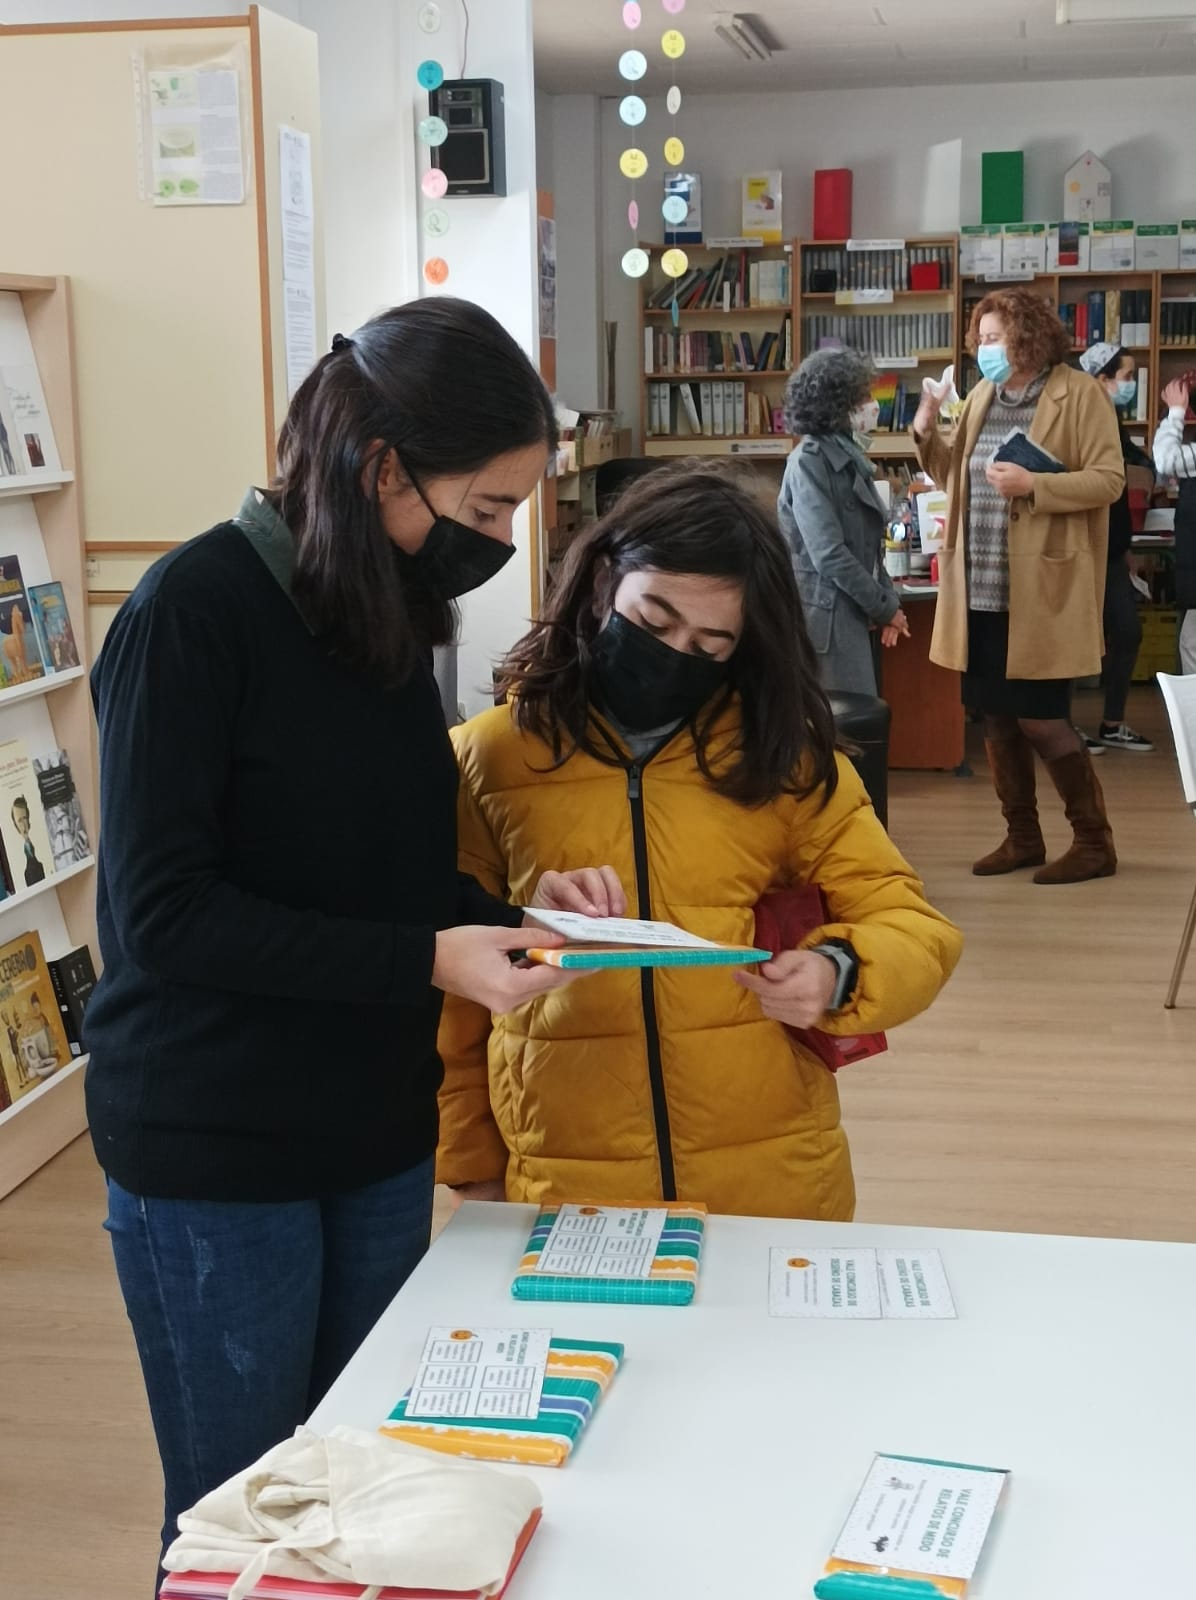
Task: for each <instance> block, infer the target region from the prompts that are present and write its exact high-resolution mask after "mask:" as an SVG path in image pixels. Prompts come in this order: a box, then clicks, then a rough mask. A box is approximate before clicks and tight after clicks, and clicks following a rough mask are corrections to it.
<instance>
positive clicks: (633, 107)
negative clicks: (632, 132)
mask: <svg viewBox="0 0 1196 1600" xmlns="http://www.w3.org/2000/svg"><path fill="white" fill-rule="evenodd" d="M647 115H648V108H647V106H646V105H645V104H644V102H643V101H642V100H641V99H640V97H639V95H638V94H625V95H624V96H623V98H622V99H621V100H620V101H619V116H620V118H621V120H622V121H623V122H625V123H626V124H627V126H628V127H629V128H638V127H639V125H640V123H641V122H642V121H643V120H644V118H645V117H646V116H647Z"/></svg>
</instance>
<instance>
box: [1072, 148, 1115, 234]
mask: <svg viewBox="0 0 1196 1600" xmlns="http://www.w3.org/2000/svg"><path fill="white" fill-rule="evenodd" d="M1112 215H1113V175H1112V173H1111V172H1110V171H1109V169H1108V167H1106V166H1105V164H1104V162H1103V161H1101V160H1100V159H1099V158H1098V157H1097V156H1094V155H1093V153H1092V151H1091V150H1085V152H1084V154H1083V155H1082V156H1081V157H1080V159H1079V160H1078V161H1076V162H1074V163H1073V165H1072V166H1070V167H1068V169H1067V173H1066V175H1065V177H1064V179H1063V220H1064V221H1065V222H1108V220H1109V218H1110V217H1111V216H1112Z"/></svg>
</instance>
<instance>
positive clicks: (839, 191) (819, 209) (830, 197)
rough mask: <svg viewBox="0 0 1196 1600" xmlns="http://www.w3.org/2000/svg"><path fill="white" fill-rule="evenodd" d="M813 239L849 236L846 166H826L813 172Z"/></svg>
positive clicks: (849, 184)
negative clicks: (819, 170)
mask: <svg viewBox="0 0 1196 1600" xmlns="http://www.w3.org/2000/svg"><path fill="white" fill-rule="evenodd" d="M814 238H815V239H833V240H839V239H850V238H851V168H850V167H826V168H824V169H823V170H822V171H821V172H816V173H815V174H814Z"/></svg>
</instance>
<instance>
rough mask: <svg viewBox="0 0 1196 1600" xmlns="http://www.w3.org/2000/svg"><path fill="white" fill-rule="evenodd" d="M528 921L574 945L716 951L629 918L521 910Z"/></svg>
mask: <svg viewBox="0 0 1196 1600" xmlns="http://www.w3.org/2000/svg"><path fill="white" fill-rule="evenodd" d="M525 910H526V913H527V916H528V919H529V921H531V922H534V923H535V925H536V926H537V927H538V928H547V929H548V931H549V932H550V933H559V934H561V935H562V936H563V937H564V938H566V939H571V940H572V941H573V942H574V943H575V944H613V945H626V946H628V947H629V948H634V947H635V946H636V945H646V946H648V947H649V948H652V949H658V950H719V949H722V948H723V947H722V946H721V945H718V944H715V943H714V942H713V940H710V939H699V938H698V936H697V934H694V933H686V932H685V930H684V929H683V928H677V927H674V926H673V924H672V923H671V922H640V921H637V920H635V919H634V918H630V917H583V916H582V915H581V913H580V912H577V911H539V910H537V909H536V907H535V906H529V907H525Z"/></svg>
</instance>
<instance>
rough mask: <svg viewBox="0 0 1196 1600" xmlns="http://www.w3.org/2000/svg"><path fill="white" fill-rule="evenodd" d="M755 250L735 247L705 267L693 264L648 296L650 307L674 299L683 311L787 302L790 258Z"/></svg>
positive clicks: (659, 306)
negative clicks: (761, 256)
mask: <svg viewBox="0 0 1196 1600" xmlns="http://www.w3.org/2000/svg"><path fill="white" fill-rule="evenodd" d="M754 253H755V252H753V251H749V250H734V251H731V252H729V253H728V254H727V255H725V256H720V257H719V259H718V260H717V261H715V262H712V263H711V264H710V265H709V266H705V267H692V268H691V269H690V270H689V271H688V272H686V273H684V274H683V275H682V276H681V277H680V278H678V279H676V280H674V279H672V278H669V279H667V280H666V281H665V282H664V283H663V284H661V285H660V286H659V287H658V288H656V289H654V290H653V291H652V293H651V294H650V295H649V296H648V298H647V300H646V302H645V304H646V305H647V307H648V309H649V310H657V311H662V310H664V308H665V307H666V306H671V305H672V303H673V296H674V294H675V295H676V297H677V304H678V306H679V307H680V308H681V310H682V311H743V310H746V309H749V308H751V307H754V306H755V307H760V306H778V307H779V306H787V305H789V303H790V301H791V300H792V288H791V276H790V266H789V262H788V260H783V261H782V260H764V261H759V260H753V259H752V256H753V255H754Z"/></svg>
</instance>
